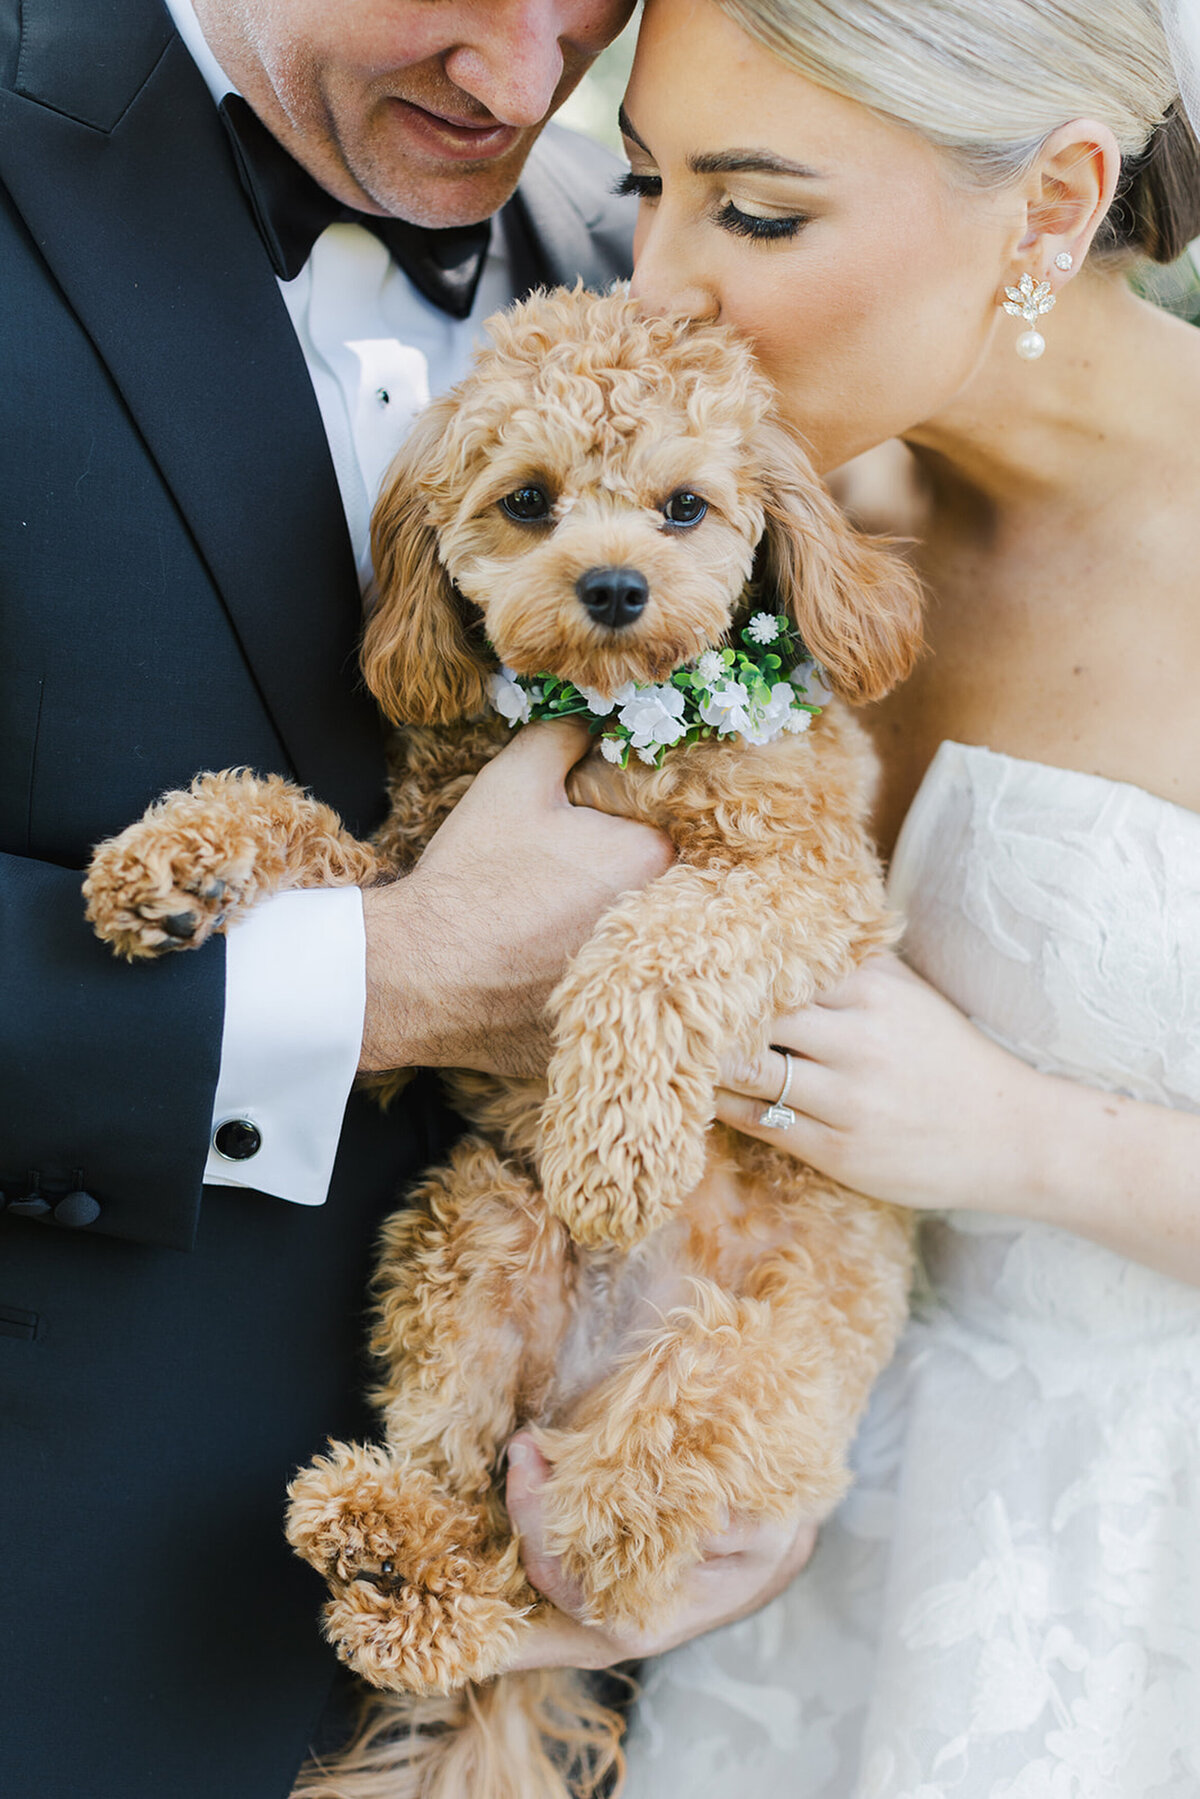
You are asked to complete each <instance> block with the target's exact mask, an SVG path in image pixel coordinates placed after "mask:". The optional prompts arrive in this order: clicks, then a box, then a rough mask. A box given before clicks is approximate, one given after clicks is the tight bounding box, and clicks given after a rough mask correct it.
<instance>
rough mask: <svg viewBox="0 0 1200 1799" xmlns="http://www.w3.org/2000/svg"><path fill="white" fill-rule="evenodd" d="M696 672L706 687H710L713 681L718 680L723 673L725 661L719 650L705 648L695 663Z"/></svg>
mask: <svg viewBox="0 0 1200 1799" xmlns="http://www.w3.org/2000/svg"><path fill="white" fill-rule="evenodd" d="M696 673H697V674H698V675H699V677H700V679H701V680H702V681H703V682H704V684H705V686H706V687H711V686H712V684H713V682H714V681H719V680H720V679H721V676H722V675H723V674H724V673H725V662H724V658H723V657H722V655H721V652H720V650H705V652H704V654H703V656H701V658H700V660H699V662H697V664H696Z"/></svg>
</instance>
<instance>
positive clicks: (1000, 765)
mask: <svg viewBox="0 0 1200 1799" xmlns="http://www.w3.org/2000/svg"><path fill="white" fill-rule="evenodd" d="M892 897H893V899H894V901H895V903H896V905H897V906H898V908H899V909H901V910H903V911H904V912H905V913H906V914H907V916H908V920H909V924H908V929H907V932H906V936H905V952H906V954H907V956H908V958H909V960H910V961H911V962H912V964H913V966H914V967H915V968H917V969H918V970H919V972H921V973H922V974H924V975H925V976H926V977H927V978H928V979H930V980H931V981H933V982H934V983H935V985H937V986H938V987H939V988H940V989H941V990H942V991H943V992H944V993H946V994H948V995H949V997H950V998H951V999H953V1000H954V1001H955V1003H956V1004H957V1005H959V1006H960V1007H961V1008H962V1009H963V1010H964V1011H965V1012H966V1013H967V1014H968V1015H969V1016H970V1017H971V1018H973V1019H974V1020H975V1022H976V1023H977V1024H979V1025H980V1026H981V1027H982V1028H983V1029H984V1030H986V1031H988V1032H989V1034H990V1035H991V1036H992V1037H993V1038H995V1039H996V1041H998V1042H1000V1043H1002V1044H1004V1045H1005V1046H1006V1047H1007V1048H1009V1049H1011V1050H1013V1051H1014V1052H1015V1053H1016V1054H1017V1055H1020V1056H1022V1057H1023V1058H1024V1059H1025V1060H1026V1061H1028V1062H1030V1063H1032V1064H1033V1065H1034V1066H1036V1067H1038V1068H1040V1069H1044V1070H1046V1071H1047V1072H1053V1073H1057V1074H1063V1075H1067V1076H1069V1077H1071V1078H1073V1079H1076V1080H1081V1081H1085V1082H1088V1083H1090V1084H1091V1085H1093V1086H1097V1087H1101V1088H1106V1089H1109V1090H1111V1091H1114V1092H1122V1093H1127V1094H1130V1095H1132V1096H1133V1097H1135V1098H1139V1099H1145V1100H1151V1101H1154V1102H1157V1103H1159V1104H1163V1105H1169V1106H1176V1107H1183V1108H1186V1109H1189V1110H1193V1111H1196V1110H1200V816H1197V815H1196V814H1194V813H1191V812H1188V811H1186V810H1184V809H1183V808H1181V807H1178V806H1174V805H1171V804H1170V803H1169V802H1167V801H1164V800H1160V799H1157V798H1155V797H1153V796H1152V795H1150V794H1147V793H1145V792H1143V791H1141V790H1140V789H1137V788H1132V787H1128V786H1124V785H1122V784H1119V783H1116V782H1111V781H1106V780H1102V779H1099V778H1098V777H1094V776H1090V775H1083V774H1077V773H1073V772H1071V771H1068V770H1062V769H1055V768H1048V767H1045V766H1043V765H1041V764H1035V763H1028V762H1020V761H1017V760H1014V759H1013V758H1011V757H1005V756H998V755H995V754H993V753H992V752H990V751H988V750H983V749H975V748H968V747H965V746H963V745H960V744H953V743H947V744H943V746H942V748H941V749H940V751H939V752H938V755H937V757H936V758H935V760H934V762H933V764H932V766H931V768H930V770H929V773H928V774H927V776H926V779H925V781H924V783H923V785H922V788H921V791H920V793H919V794H918V796H917V799H916V801H915V802H914V805H913V808H912V811H911V812H910V814H909V818H908V821H907V823H906V825H905V828H904V831H903V833H902V836H901V840H900V843H899V844H898V846H897V852H896V858H895V862H894V865H893V874H892ZM923 1249H924V1258H925V1264H926V1268H927V1272H928V1276H929V1285H928V1292H927V1293H926V1295H925V1296H924V1297H923V1299H922V1301H921V1303H920V1306H919V1309H918V1311H917V1312H916V1314H915V1315H914V1317H913V1319H912V1322H911V1324H910V1326H909V1328H908V1330H907V1332H906V1335H905V1338H904V1340H903V1343H902V1346H901V1349H900V1353H899V1354H898V1356H897V1357H896V1360H895V1361H894V1363H893V1364H892V1366H891V1368H890V1369H889V1370H888V1371H887V1373H886V1374H885V1376H884V1378H883V1379H882V1381H881V1382H880V1383H879V1386H878V1388H877V1390H876V1393H875V1395H874V1398H873V1401H872V1404H871V1407H870V1410H869V1413H868V1416H867V1418H866V1420H865V1422H864V1425H863V1427H862V1429H861V1430H860V1432H859V1438H858V1442H857V1444H856V1446H855V1465H856V1483H855V1486H854V1488H853V1489H852V1491H851V1493H850V1494H849V1496H848V1498H847V1499H846V1501H845V1502H844V1503H843V1505H842V1507H841V1508H840V1510H839V1512H838V1513H837V1515H836V1516H835V1518H834V1519H832V1520H831V1521H830V1522H829V1523H828V1524H827V1525H826V1526H825V1528H824V1529H823V1531H822V1534H821V1539H820V1542H819V1544H818V1548H817V1551H816V1554H815V1555H814V1557H813V1560H812V1561H811V1563H810V1564H809V1567H808V1569H807V1570H806V1571H805V1573H804V1574H803V1575H802V1576H801V1577H800V1579H799V1580H798V1581H796V1582H795V1583H794V1584H793V1586H792V1587H791V1588H790V1589H789V1591H788V1592H787V1593H785V1594H784V1595H782V1596H781V1597H780V1598H779V1599H778V1600H776V1601H775V1602H774V1603H773V1604H772V1605H770V1606H768V1607H767V1608H765V1610H763V1611H761V1612H759V1613H758V1614H757V1615H756V1616H754V1617H752V1618H749V1619H746V1620H744V1621H743V1622H742V1623H740V1624H737V1625H733V1626H730V1627H728V1628H726V1629H725V1630H722V1631H716V1632H714V1633H712V1634H711V1635H710V1636H708V1637H705V1638H702V1639H700V1640H698V1641H696V1642H694V1643H691V1644H688V1645H686V1646H685V1647H684V1648H682V1649H680V1650H676V1651H675V1652H673V1653H672V1654H670V1655H667V1656H663V1657H661V1658H660V1659H659V1660H658V1661H657V1662H655V1663H654V1664H652V1665H650V1666H649V1667H648V1668H647V1670H646V1684H645V1691H644V1693H643V1696H642V1699H641V1701H640V1703H639V1706H638V1709H637V1712H636V1715H635V1719H634V1724H633V1728H632V1731H631V1735H630V1742H629V1756H630V1776H629V1785H628V1789H627V1792H628V1799H1196V1795H1197V1793H1200V1291H1197V1290H1196V1289H1195V1288H1193V1287H1189V1286H1185V1285H1183V1284H1181V1283H1178V1282H1174V1281H1172V1280H1170V1279H1169V1278H1167V1277H1166V1276H1163V1275H1159V1274H1156V1273H1154V1272H1152V1271H1151V1270H1149V1269H1145V1268H1142V1267H1139V1266H1137V1265H1135V1264H1133V1263H1129V1262H1126V1261H1124V1260H1123V1259H1122V1258H1120V1257H1118V1256H1116V1255H1113V1254H1111V1253H1110V1252H1108V1251H1107V1250H1104V1249H1101V1248H1099V1247H1098V1246H1096V1245H1093V1244H1089V1243H1086V1242H1084V1241H1083V1240H1082V1239H1079V1238H1075V1237H1071V1236H1069V1235H1068V1234H1067V1233H1065V1232H1061V1231H1057V1230H1054V1229H1052V1228H1050V1227H1044V1226H1025V1225H1021V1224H1019V1223H1017V1222H1016V1221H1014V1220H1011V1219H1004V1218H999V1217H988V1216H983V1215H980V1214H977V1213H959V1214H950V1215H947V1216H945V1217H942V1218H934V1217H931V1218H930V1219H929V1220H928V1221H927V1222H926V1223H925V1225H924V1227H923Z"/></svg>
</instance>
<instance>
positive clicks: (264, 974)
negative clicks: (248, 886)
mask: <svg viewBox="0 0 1200 1799" xmlns="http://www.w3.org/2000/svg"><path fill="white" fill-rule="evenodd" d="M365 1010H366V933H365V930H364V927H363V915H362V894H361V893H360V891H359V889H358V888H357V887H321V888H309V889H305V890H303V891H301V892H293V893H281V894H278V895H277V896H276V897H275V898H274V899H272V900H267V901H266V902H265V903H264V904H263V905H261V906H256V907H255V909H254V911H253V912H250V913H248V914H247V916H246V917H245V918H244V919H243V920H242V922H241V923H240V924H237V925H235V926H234V927H233V928H232V929H231V930H230V932H229V937H228V941H227V946H226V961H225V1025H224V1032H223V1035H222V1039H221V1072H220V1074H219V1076H218V1078H217V1092H216V1099H215V1102H214V1106H213V1128H212V1137H211V1141H210V1147H209V1153H208V1162H207V1164H206V1166H205V1170H204V1178H205V1180H206V1181H208V1182H212V1183H214V1184H216V1185H217V1186H223V1187H253V1188H255V1189H257V1191H259V1192H260V1193H271V1194H274V1195H276V1196H277V1197H278V1198H279V1199H288V1200H292V1201H293V1202H294V1203H295V1204H296V1205H301V1206H319V1205H324V1203H325V1198H326V1195H327V1193H328V1191H329V1182H330V1178H331V1176H332V1174H333V1162H334V1157H335V1156H336V1154H337V1147H338V1138H339V1137H340V1135H341V1129H342V1116H343V1114H344V1112H345V1109H346V1101H347V1099H348V1098H349V1095H350V1088H351V1085H352V1084H353V1081H354V1075H355V1072H356V1070H357V1068H358V1058H359V1053H360V1051H361V1047H362V1032H363V1016H364V1013H365ZM218 1144H220V1145H221V1149H218V1147H217V1145H218ZM222 1150H224V1151H225V1152H226V1153H224V1154H223V1153H222Z"/></svg>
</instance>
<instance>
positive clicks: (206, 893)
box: [199, 875, 227, 900]
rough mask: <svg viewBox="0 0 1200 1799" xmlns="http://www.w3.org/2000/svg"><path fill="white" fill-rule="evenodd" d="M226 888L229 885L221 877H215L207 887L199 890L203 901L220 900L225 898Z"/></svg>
mask: <svg viewBox="0 0 1200 1799" xmlns="http://www.w3.org/2000/svg"><path fill="white" fill-rule="evenodd" d="M226 886H227V883H226V882H225V881H223V880H222V879H221V877H220V875H214V876H213V878H212V880H211V881H210V882H209V884H208V886H207V887H201V888H200V889H199V894H200V898H201V899H202V900H218V899H220V898H221V897H222V896H223V894H224V892H225V889H226Z"/></svg>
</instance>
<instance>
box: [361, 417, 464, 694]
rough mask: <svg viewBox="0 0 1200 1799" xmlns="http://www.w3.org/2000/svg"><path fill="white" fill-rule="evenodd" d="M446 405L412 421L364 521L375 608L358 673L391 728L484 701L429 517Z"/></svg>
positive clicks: (461, 616)
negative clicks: (368, 537) (372, 566)
mask: <svg viewBox="0 0 1200 1799" xmlns="http://www.w3.org/2000/svg"><path fill="white" fill-rule="evenodd" d="M455 406H456V402H455V401H454V399H453V398H452V397H450V396H447V398H446V399H444V400H435V401H434V402H433V403H432V404H431V405H430V406H428V407H427V408H426V409H425V411H424V412H423V413H422V414H421V416H420V418H419V419H418V420H417V422H416V424H415V425H414V426H413V429H412V431H411V432H410V433H409V436H408V438H407V440H406V441H405V444H404V447H403V448H402V449H401V450H400V452H399V454H398V455H397V457H396V459H395V461H394V462H393V463H392V466H391V468H390V469H389V470H388V472H387V475H386V476H385V477H384V482H383V487H382V489H381V490H380V495H379V499H378V500H377V502H376V505H375V510H374V512H373V513H372V515H371V554H372V558H373V560H374V564H375V586H374V605H373V608H372V611H371V615H370V617H369V619H368V621H367V628H366V633H365V635H364V638H363V648H362V669H363V675H364V678H365V680H366V683H367V686H368V687H369V688H370V690H371V692H372V694H373V695H374V696H375V698H376V700H378V702H379V704H380V706H381V707H382V708H383V710H384V712H385V713H386V714H387V716H388V718H390V719H391V720H392V722H393V724H414V725H447V724H453V723H454V722H455V721H456V720H458V719H461V718H470V717H473V716H474V714H475V713H477V712H481V711H482V710H483V708H484V706H485V704H486V702H487V695H488V674H489V669H488V666H487V664H486V662H485V661H484V660H483V658H482V657H481V655H480V653H479V650H478V649H477V648H476V647H475V645H474V644H473V643H472V640H471V635H470V633H469V631H468V628H467V621H466V617H465V614H464V607H463V601H462V599H461V596H460V595H459V594H458V592H457V591H456V589H455V587H454V583H453V582H452V581H451V579H450V576H449V574H448V573H447V571H446V567H445V564H444V563H443V562H442V559H441V556H440V555H439V553H438V537H437V532H436V530H435V529H434V526H433V522H432V520H431V518H430V514H429V503H428V485H429V480H430V473H431V470H435V469H436V468H437V467H438V465H439V464H440V463H441V461H442V460H443V456H442V448H443V439H444V437H445V434H446V432H447V430H448V428H449V425H450V421H451V419H452V418H453V416H454V412H455Z"/></svg>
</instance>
